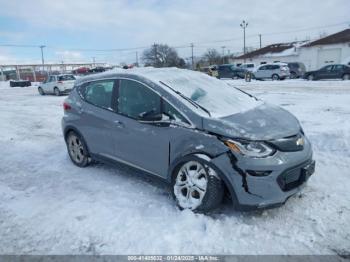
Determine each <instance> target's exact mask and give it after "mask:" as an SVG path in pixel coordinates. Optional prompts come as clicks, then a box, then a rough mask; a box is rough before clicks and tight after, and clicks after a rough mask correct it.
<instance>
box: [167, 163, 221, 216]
mask: <svg viewBox="0 0 350 262" xmlns="http://www.w3.org/2000/svg"><path fill="white" fill-rule="evenodd" d="M172 185H173V196H174V198H175V200H176V203H177V205H178V206H179V207H180V209H190V210H192V211H195V212H204V213H206V212H209V211H211V210H213V209H215V208H217V207H218V206H219V204H220V203H221V202H222V199H223V195H224V186H223V183H222V181H221V179H220V178H219V177H218V175H217V173H216V172H215V170H214V169H213V168H211V167H209V166H208V165H206V164H205V163H204V162H203V161H201V160H200V159H197V158H195V157H193V159H190V160H188V161H186V162H183V163H181V164H180V165H179V166H178V167H177V168H176V169H175V170H174V173H173V179H172Z"/></svg>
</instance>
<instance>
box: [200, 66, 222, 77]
mask: <svg viewBox="0 0 350 262" xmlns="http://www.w3.org/2000/svg"><path fill="white" fill-rule="evenodd" d="M200 71H201V72H203V73H206V74H207V75H210V76H213V77H217V76H218V69H217V66H216V65H212V66H205V67H202V68H201V69H200Z"/></svg>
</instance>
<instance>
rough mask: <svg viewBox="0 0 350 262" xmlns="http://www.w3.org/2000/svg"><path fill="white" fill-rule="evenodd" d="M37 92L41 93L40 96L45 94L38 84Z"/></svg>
mask: <svg viewBox="0 0 350 262" xmlns="http://www.w3.org/2000/svg"><path fill="white" fill-rule="evenodd" d="M38 92H39V94H40V95H42V96H44V95H45V93H44V90H43V89H42V88H41V87H40V86H39V87H38Z"/></svg>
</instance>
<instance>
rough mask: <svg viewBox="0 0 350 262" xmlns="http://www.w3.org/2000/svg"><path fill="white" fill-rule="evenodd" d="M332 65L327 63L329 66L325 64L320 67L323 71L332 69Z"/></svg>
mask: <svg viewBox="0 0 350 262" xmlns="http://www.w3.org/2000/svg"><path fill="white" fill-rule="evenodd" d="M332 67H333V66H332V65H329V66H325V67H323V68H322V70H323V71H331V70H332Z"/></svg>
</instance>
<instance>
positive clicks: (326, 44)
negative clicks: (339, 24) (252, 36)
mask: <svg viewBox="0 0 350 262" xmlns="http://www.w3.org/2000/svg"><path fill="white" fill-rule="evenodd" d="M230 62H231V63H234V64H241V63H244V62H246V63H254V64H255V65H256V66H257V65H260V64H265V63H274V62H302V63H304V65H305V66H306V70H316V69H319V68H320V67H322V66H324V65H327V64H341V63H343V64H348V63H350V29H346V30H344V31H341V32H338V33H335V34H332V35H329V36H327V37H324V38H321V39H319V40H316V41H312V42H306V41H304V42H291V43H279V44H272V45H268V46H265V47H263V48H261V49H258V50H255V51H253V52H249V53H247V54H245V55H242V56H239V57H236V58H234V59H232V60H231V61H230Z"/></svg>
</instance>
